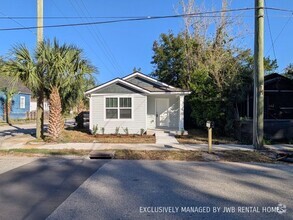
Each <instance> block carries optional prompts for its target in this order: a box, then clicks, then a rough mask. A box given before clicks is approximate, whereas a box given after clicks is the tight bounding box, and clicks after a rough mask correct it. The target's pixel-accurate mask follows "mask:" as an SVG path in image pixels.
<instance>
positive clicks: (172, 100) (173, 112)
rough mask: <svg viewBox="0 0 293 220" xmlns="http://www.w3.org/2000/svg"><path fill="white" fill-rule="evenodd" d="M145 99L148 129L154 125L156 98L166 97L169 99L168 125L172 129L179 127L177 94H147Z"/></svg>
mask: <svg viewBox="0 0 293 220" xmlns="http://www.w3.org/2000/svg"><path fill="white" fill-rule="evenodd" d="M147 98H148V101H147V114H148V117H147V119H148V121H147V126H148V129H153V128H155V127H156V104H155V103H156V102H155V100H156V98H168V99H169V109H168V113H169V119H170V124H169V127H170V128H173V129H178V128H179V96H178V95H149V96H148V97H147Z"/></svg>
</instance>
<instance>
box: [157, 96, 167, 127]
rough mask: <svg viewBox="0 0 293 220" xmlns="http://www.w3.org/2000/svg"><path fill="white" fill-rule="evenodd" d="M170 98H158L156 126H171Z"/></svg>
mask: <svg viewBox="0 0 293 220" xmlns="http://www.w3.org/2000/svg"><path fill="white" fill-rule="evenodd" d="M168 108H169V99H167V98H157V99H156V126H157V127H169V121H170V120H169V111H168Z"/></svg>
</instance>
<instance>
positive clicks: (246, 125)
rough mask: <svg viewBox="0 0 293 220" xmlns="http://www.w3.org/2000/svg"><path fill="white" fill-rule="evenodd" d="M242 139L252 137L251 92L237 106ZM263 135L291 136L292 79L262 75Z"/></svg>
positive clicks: (273, 138)
mask: <svg viewBox="0 0 293 220" xmlns="http://www.w3.org/2000/svg"><path fill="white" fill-rule="evenodd" d="M239 107H240V108H239V110H240V111H239V113H240V116H241V117H244V118H245V120H243V121H242V122H241V129H240V131H241V136H242V137H243V138H242V139H243V140H246V141H247V140H249V139H250V138H251V137H252V128H253V125H252V124H253V123H252V118H253V92H252V91H251V92H250V93H248V94H247V99H246V101H245V102H243V103H242V104H241V105H240V106H239ZM264 135H265V138H266V139H267V140H292V138H293V80H292V79H289V78H287V77H286V76H284V75H281V74H277V73H273V74H269V75H266V76H265V77H264Z"/></svg>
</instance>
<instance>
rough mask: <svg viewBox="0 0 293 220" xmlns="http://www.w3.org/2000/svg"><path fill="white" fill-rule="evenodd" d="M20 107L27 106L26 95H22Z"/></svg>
mask: <svg viewBox="0 0 293 220" xmlns="http://www.w3.org/2000/svg"><path fill="white" fill-rule="evenodd" d="M19 107H20V108H25V96H20V100H19Z"/></svg>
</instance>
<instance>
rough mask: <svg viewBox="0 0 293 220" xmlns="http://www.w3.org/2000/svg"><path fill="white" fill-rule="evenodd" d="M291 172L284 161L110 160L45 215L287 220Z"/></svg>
mask: <svg viewBox="0 0 293 220" xmlns="http://www.w3.org/2000/svg"><path fill="white" fill-rule="evenodd" d="M292 171H293V167H292V166H290V165H287V164H284V165H280V164H278V165H276V164H241V163H219V162H215V163H212V162H207V163H205V162H174V161H173V162H171V161H169V162H163V161H119V160H115V161H114V160H113V161H110V162H109V163H106V164H105V165H104V166H103V167H102V168H101V169H99V170H98V171H97V172H96V173H95V174H94V175H92V176H91V177H90V178H89V179H88V180H86V181H85V182H84V183H83V184H82V185H81V186H80V187H79V188H78V189H77V190H76V191H75V192H74V193H73V194H71V195H70V196H69V197H68V198H67V199H66V200H65V201H64V202H63V203H62V204H61V205H60V206H59V207H58V208H57V209H56V210H55V211H54V212H53V213H52V214H51V215H50V216H49V217H48V218H47V219H48V220H53V219H83V220H84V219H274V220H275V219H292V216H293V210H292V204H293V200H292V197H293V192H292V183H293V175H292V173H293V172H292ZM278 205H280V207H281V208H280V209H278V210H279V211H280V212H284V213H283V214H279V213H277V212H276V210H277V209H276V208H275V207H277V206H278ZM284 205H285V206H286V207H285V206H284Z"/></svg>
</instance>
